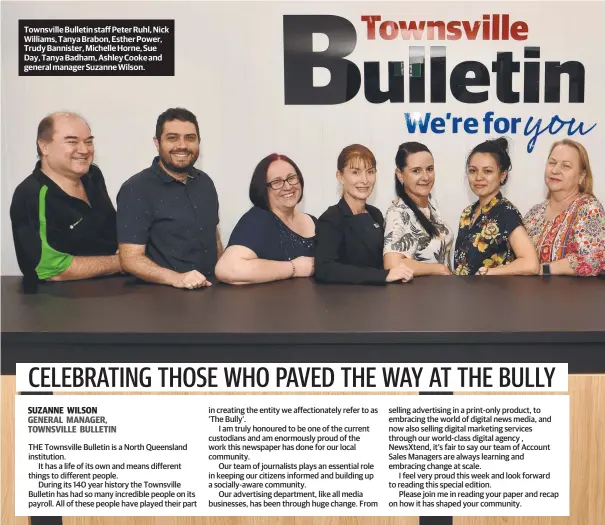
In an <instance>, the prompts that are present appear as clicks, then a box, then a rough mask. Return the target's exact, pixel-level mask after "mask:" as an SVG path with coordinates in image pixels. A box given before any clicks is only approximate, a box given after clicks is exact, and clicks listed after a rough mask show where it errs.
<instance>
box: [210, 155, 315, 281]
mask: <svg viewBox="0 0 605 525" xmlns="http://www.w3.org/2000/svg"><path fill="white" fill-rule="evenodd" d="M304 186H305V181H304V179H303V176H302V173H301V172H300V169H299V168H298V166H297V165H296V164H295V163H294V162H293V161H292V160H290V159H289V158H288V157H286V156H285V155H278V154H276V153H273V154H271V155H269V156H267V157H265V158H264V159H263V160H261V161H260V162H259V163H258V165H257V166H256V169H255V170H254V173H253V175H252V180H251V181H250V200H251V201H252V204H254V206H253V207H252V208H251V209H250V210H248V211H247V212H246V213H245V214H244V215H243V216H242V217H241V219H240V220H239V221H238V223H237V225H236V226H235V228H234V229H233V232H232V233H231V238H230V239H229V245H228V247H227V249H226V250H225V253H224V254H223V256H222V257H221V258H220V259H219V261H218V263H217V265H216V270H215V273H216V277H217V278H218V279H219V280H220V281H223V282H226V283H229V284H251V283H266V282H270V281H278V280H282V279H290V278H292V277H310V276H311V275H313V269H314V258H313V256H314V252H315V222H316V219H315V217H312V216H311V215H307V214H306V213H302V212H301V211H299V210H297V209H296V205H297V204H298V203H299V202H300V201H301V200H302V198H303V189H304Z"/></svg>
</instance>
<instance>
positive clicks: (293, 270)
mask: <svg viewBox="0 0 605 525" xmlns="http://www.w3.org/2000/svg"><path fill="white" fill-rule="evenodd" d="M290 264H291V265H292V275H290V277H288V279H292V277H294V276H295V275H296V266H294V262H293V261H290Z"/></svg>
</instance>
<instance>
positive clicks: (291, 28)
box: [284, 15, 361, 105]
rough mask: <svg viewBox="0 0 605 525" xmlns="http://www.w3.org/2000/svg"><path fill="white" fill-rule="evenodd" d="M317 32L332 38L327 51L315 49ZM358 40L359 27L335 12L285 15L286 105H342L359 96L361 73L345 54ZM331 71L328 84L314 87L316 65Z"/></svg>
mask: <svg viewBox="0 0 605 525" xmlns="http://www.w3.org/2000/svg"><path fill="white" fill-rule="evenodd" d="M313 33H324V34H325V35H326V36H327V37H328V39H329V44H328V48H327V49H326V50H325V51H321V52H313ZM356 43H357V33H356V32H355V27H353V24H351V22H349V21H348V20H347V19H346V18H342V17H340V16H333V15H284V94H285V103H286V105H313V104H317V105H323V104H342V103H343V102H347V101H349V100H351V99H352V98H353V97H354V96H355V95H357V93H358V91H359V88H360V87H361V73H360V72H359V69H358V68H357V66H356V65H355V64H353V62H351V61H350V60H346V59H345V58H344V57H346V56H347V55H349V54H351V53H352V52H353V50H354V49H355V44H356ZM314 67H325V68H326V69H327V70H328V71H330V77H331V78H330V82H329V84H328V85H326V86H321V87H314V86H313V68H314Z"/></svg>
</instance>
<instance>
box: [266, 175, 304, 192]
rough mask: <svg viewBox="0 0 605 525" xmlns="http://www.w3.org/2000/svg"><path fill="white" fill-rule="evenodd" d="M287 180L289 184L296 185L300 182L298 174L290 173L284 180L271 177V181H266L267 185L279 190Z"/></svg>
mask: <svg viewBox="0 0 605 525" xmlns="http://www.w3.org/2000/svg"><path fill="white" fill-rule="evenodd" d="M286 181H287V182H288V184H289V185H290V186H296V185H297V184H298V183H299V182H300V178H299V177H298V175H296V174H295V175H290V176H289V177H288V178H286V180H284V179H273V180H272V181H271V182H267V187H269V188H273V189H274V190H281V189H282V188H283V187H284V184H285V183H286Z"/></svg>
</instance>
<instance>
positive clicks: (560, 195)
mask: <svg viewBox="0 0 605 525" xmlns="http://www.w3.org/2000/svg"><path fill="white" fill-rule="evenodd" d="M544 181H545V183H546V186H547V187H548V196H547V200H546V201H544V202H542V203H541V204H537V205H536V206H534V207H533V208H532V209H531V210H529V212H528V213H527V215H526V216H525V218H524V222H525V227H526V229H527V233H528V234H529V236H530V237H531V239H532V241H533V243H534V245H535V246H536V249H537V251H538V256H539V258H540V265H541V270H540V274H541V275H550V274H555V275H581V276H596V275H599V274H600V273H605V212H604V210H603V205H602V204H601V203H600V202H599V201H598V199H597V198H596V197H595V196H594V195H593V193H592V184H593V177H592V171H591V169H590V162H589V160H588V153H587V151H586V149H585V148H584V146H582V144H580V143H578V142H575V141H573V140H569V139H564V140H561V141H558V142H555V143H554V144H553V145H552V147H551V150H550V154H549V156H548V162H547V164H546V170H545V172H544Z"/></svg>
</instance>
